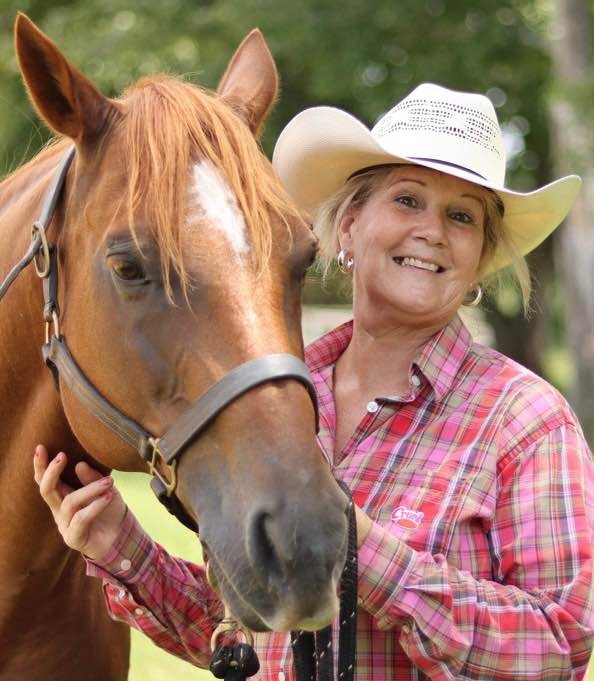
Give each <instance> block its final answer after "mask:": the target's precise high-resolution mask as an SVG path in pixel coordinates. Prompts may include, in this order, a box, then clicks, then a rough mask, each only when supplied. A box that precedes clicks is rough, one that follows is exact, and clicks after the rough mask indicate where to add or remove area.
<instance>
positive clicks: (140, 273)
mask: <svg viewBox="0 0 594 681" xmlns="http://www.w3.org/2000/svg"><path fill="white" fill-rule="evenodd" d="M111 267H112V270H113V273H114V274H115V276H116V277H117V278H118V279H121V280H122V281H126V282H139V283H140V282H145V281H146V280H147V279H146V272H145V270H144V268H143V267H142V265H141V264H140V263H139V262H138V261H136V260H128V259H125V258H117V259H116V258H112V264H111Z"/></svg>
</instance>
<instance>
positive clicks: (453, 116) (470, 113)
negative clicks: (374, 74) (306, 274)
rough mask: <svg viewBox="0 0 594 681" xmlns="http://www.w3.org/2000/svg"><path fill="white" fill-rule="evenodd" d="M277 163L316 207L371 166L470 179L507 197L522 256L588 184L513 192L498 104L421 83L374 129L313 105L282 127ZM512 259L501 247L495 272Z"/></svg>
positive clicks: (574, 180) (290, 185) (303, 201)
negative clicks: (422, 170)
mask: <svg viewBox="0 0 594 681" xmlns="http://www.w3.org/2000/svg"><path fill="white" fill-rule="evenodd" d="M272 163H273V165H274V167H275V169H276V171H277V172H278V174H279V176H280V179H281V180H282V182H283V183H284V185H285V187H286V188H287V190H288V192H289V194H291V196H292V197H293V199H294V200H295V201H296V202H297V203H298V204H299V205H300V206H301V207H302V208H305V209H306V210H308V211H311V212H315V210H316V209H317V208H318V207H319V206H320V204H321V203H323V202H324V201H325V200H326V199H328V198H330V197H331V196H332V195H333V194H334V193H335V192H336V191H338V189H340V188H341V187H342V185H343V184H344V183H345V182H346V180H347V179H348V178H349V177H350V176H351V175H353V173H355V172H357V171H359V170H361V169H363V168H366V167H369V166H376V165H382V164H394V163H405V164H414V165H420V166H424V167H426V168H433V169H435V170H439V171H441V172H443V173H446V174H448V175H453V176H454V177H459V178H461V179H463V180H468V181H469V182H473V183H475V184H477V185H480V186H482V187H487V188H489V189H492V190H493V191H494V192H496V193H497V195H498V196H499V197H500V198H501V200H502V202H503V205H504V208H505V213H504V221H505V225H506V227H507V229H508V232H509V235H510V237H511V239H512V240H513V241H514V243H515V245H516V247H517V248H518V250H519V251H520V252H521V253H522V254H526V253H529V252H530V251H531V250H533V249H534V248H536V246H538V245H539V244H540V243H541V242H542V241H544V239H545V238H546V237H547V236H548V235H549V234H550V233H551V232H552V231H553V230H554V229H555V228H556V227H557V226H558V225H559V224H560V223H561V221H562V220H563V219H564V218H565V216H566V215H567V213H568V212H569V210H570V209H571V206H572V204H573V202H574V200H575V198H576V196H577V193H578V191H579V188H580V186H581V180H580V178H579V177H578V176H577V175H569V176H567V177H564V178H562V179H560V180H557V181H555V182H552V183H550V184H547V185H546V186H544V187H541V188H540V189H537V190H535V191H532V192H528V193H521V192H516V191H512V190H511V189H507V188H506V187H505V186H504V179H505V167H506V160H505V147H504V144H503V135H502V132H501V128H500V126H499V122H498V120H497V115H496V113H495V109H494V108H493V105H492V103H491V101H490V100H489V99H488V97H485V96H484V95H479V94H472V93H467V92H457V91H455V90H449V89H447V88H444V87H441V86H439V85H434V84H432V83H424V84H422V85H419V86H418V87H417V88H415V89H414V90H413V91H412V92H411V93H410V94H409V95H408V96H407V97H405V98H404V99H403V100H402V101H401V102H399V103H398V104H396V105H395V106H394V107H393V108H392V109H390V111H388V112H387V113H386V114H385V115H384V116H383V117H382V118H380V120H379V121H378V122H377V124H376V125H375V126H374V127H373V128H372V129H371V130H369V129H368V128H367V127H366V126H365V125H364V124H363V123H361V122H360V121H359V120H357V119H356V118H355V117H354V116H351V114H349V113H347V112H346V111H342V110H340V109H336V108H334V107H330V106H318V107H313V108H310V109H306V110H305V111H302V112H301V113H299V114H297V116H295V117H294V118H293V119H292V120H291V121H289V123H288V124H287V125H286V127H285V128H284V130H283V131H282V132H281V134H280V136H279V138H278V141H277V143H276V147H275V149H274V154H273V159H272ZM507 264H509V262H508V258H507V256H506V255H505V254H504V252H503V251H502V250H498V251H497V252H496V253H495V254H494V256H493V259H492V261H491V263H490V267H489V271H490V272H494V271H496V270H498V269H500V268H501V267H504V266H505V265H507Z"/></svg>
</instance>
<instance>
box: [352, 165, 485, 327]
mask: <svg viewBox="0 0 594 681" xmlns="http://www.w3.org/2000/svg"><path fill="white" fill-rule="evenodd" d="M377 183H378V184H377V188H376V189H375V190H374V191H373V192H372V194H371V196H370V197H369V199H368V200H367V202H366V203H365V204H364V205H362V206H359V207H353V208H350V209H349V210H347V212H346V214H345V216H344V218H343V220H342V221H341V224H340V226H339V240H340V245H341V248H344V249H346V250H347V251H348V252H349V253H350V254H352V257H353V259H354V263H355V265H354V269H353V300H354V306H355V317H356V318H357V317H358V318H359V319H360V320H361V319H363V318H367V320H368V321H369V322H370V323H373V324H374V325H375V326H377V325H378V324H379V325H380V327H381V326H386V325H387V327H388V328H389V327H390V326H402V325H404V326H410V327H415V328H419V327H420V328H427V329H431V330H432V329H439V328H441V327H442V326H444V325H445V324H447V323H448V322H449V321H450V320H451V319H452V318H453V317H454V315H455V313H456V311H457V310H458V308H459V307H460V305H461V304H462V302H463V300H464V299H465V297H467V296H468V294H469V292H470V291H471V290H472V289H473V288H474V286H475V285H476V282H477V278H478V270H479V265H480V262H481V252H482V248H483V241H484V229H483V228H484V223H485V193H486V190H484V189H482V188H481V187H479V186H478V185H474V184H472V183H470V182H466V181H465V180H460V179H458V178H455V177H452V176H450V175H444V174H443V173H440V172H438V171H435V170H430V169H427V168H421V167H419V166H398V167H396V168H390V169H386V174H385V175H383V174H380V175H378V176H377Z"/></svg>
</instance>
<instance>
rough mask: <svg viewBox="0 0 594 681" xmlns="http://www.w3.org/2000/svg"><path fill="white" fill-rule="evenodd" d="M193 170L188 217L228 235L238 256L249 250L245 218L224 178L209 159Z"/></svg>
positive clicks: (197, 164)
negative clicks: (190, 211) (190, 208)
mask: <svg viewBox="0 0 594 681" xmlns="http://www.w3.org/2000/svg"><path fill="white" fill-rule="evenodd" d="M191 172H192V177H191V181H190V190H189V191H190V201H189V203H190V206H191V207H192V209H193V212H192V213H191V214H190V215H189V220H190V221H193V220H199V221H200V222H201V223H205V222H207V223H208V224H210V225H211V226H212V227H215V228H216V229H218V230H219V231H220V232H222V233H223V234H224V235H225V237H226V238H227V239H228V240H229V242H230V243H231V246H232V247H233V250H234V251H235V253H236V254H237V255H241V254H242V253H247V251H248V250H249V245H248V242H247V230H246V227H245V220H244V219H243V215H242V213H241V211H240V210H239V207H238V205H237V199H236V197H235V195H234V194H233V192H232V191H231V187H229V185H228V184H227V181H226V180H225V178H224V177H223V176H222V175H221V173H220V172H219V171H218V170H217V168H215V167H214V166H213V165H212V163H210V162H209V161H200V162H199V163H196V164H195V165H194V166H193V168H192V171H191Z"/></svg>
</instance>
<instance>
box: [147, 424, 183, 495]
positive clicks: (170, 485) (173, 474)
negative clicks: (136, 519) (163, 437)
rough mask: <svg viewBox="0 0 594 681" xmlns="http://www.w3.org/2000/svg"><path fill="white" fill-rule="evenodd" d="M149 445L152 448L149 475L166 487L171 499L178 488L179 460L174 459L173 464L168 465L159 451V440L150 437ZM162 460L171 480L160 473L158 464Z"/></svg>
mask: <svg viewBox="0 0 594 681" xmlns="http://www.w3.org/2000/svg"><path fill="white" fill-rule="evenodd" d="M148 443H149V445H150V446H151V448H152V454H151V459H150V461H149V462H148V465H149V473H150V474H151V475H153V476H155V477H156V478H158V479H159V480H160V481H161V482H162V483H163V486H164V487H165V490H166V492H167V496H168V497H170V496H171V495H172V494H173V492H174V490H175V488H176V486H177V459H174V460H173V462H172V463H167V462H166V461H165V459H164V458H163V455H162V454H161V451H160V450H159V438H158V437H149V439H148ZM159 460H161V462H162V464H163V468H164V469H165V470H167V471H168V473H169V480H168V479H167V478H166V477H165V476H164V475H163V474H162V473H161V471H159V469H158V468H157V463H158V462H159Z"/></svg>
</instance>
